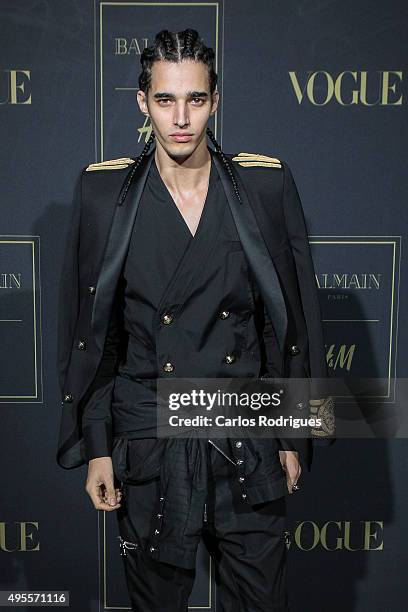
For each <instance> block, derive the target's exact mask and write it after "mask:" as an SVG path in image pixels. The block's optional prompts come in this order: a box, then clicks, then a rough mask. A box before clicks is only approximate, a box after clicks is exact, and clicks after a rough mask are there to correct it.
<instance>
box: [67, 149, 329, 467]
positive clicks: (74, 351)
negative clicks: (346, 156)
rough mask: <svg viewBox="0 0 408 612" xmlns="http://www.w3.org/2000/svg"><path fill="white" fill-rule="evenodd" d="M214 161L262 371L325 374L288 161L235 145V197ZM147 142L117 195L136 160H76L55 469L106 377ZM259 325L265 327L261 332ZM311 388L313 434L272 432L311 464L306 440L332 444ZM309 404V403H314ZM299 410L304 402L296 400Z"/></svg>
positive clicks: (318, 394) (74, 460)
mask: <svg viewBox="0 0 408 612" xmlns="http://www.w3.org/2000/svg"><path fill="white" fill-rule="evenodd" d="M208 150H209V152H210V154H211V155H212V157H213V160H214V163H215V164H216V166H217V169H218V172H219V174H220V178H221V181H222V184H223V186H224V189H225V193H226V196H227V200H228V204H229V206H230V209H231V212H232V214H233V218H234V221H235V224H236V226H237V230H238V233H239V236H240V240H241V242H242V246H243V249H244V251H245V255H246V257H247V259H248V263H249V265H250V267H251V269H252V272H253V274H254V276H255V278H256V280H257V283H258V287H259V289H260V291H261V294H262V297H263V301H264V304H265V309H266V314H267V315H268V318H269V321H270V322H273V326H272V325H268V326H267V327H266V328H265V329H266V330H267V338H266V337H265V343H266V344H267V346H268V351H267V352H268V373H269V374H270V376H282V374H284V376H286V377H299V378H303V377H313V378H321V379H324V378H325V377H327V376H328V370H327V362H326V352H325V346H324V339H323V331H322V323H321V310H320V305H319V300H318V295H317V287H316V279H315V273H314V267H313V262H312V258H311V252H310V246H309V241H308V235H307V229H306V224H305V219H304V214H303V210H302V205H301V201H300V198H299V194H298V191H297V188H296V185H295V182H294V179H293V176H292V173H291V171H290V168H289V166H288V164H287V163H286V162H284V161H280V160H277V159H276V158H272V157H269V156H264V155H260V154H247V153H240V154H238V155H232V154H226V153H224V155H225V156H226V157H227V159H228V160H229V165H230V167H231V169H232V172H233V176H234V179H235V184H236V187H237V188H238V190H239V194H240V200H239V199H238V198H237V195H236V193H235V189H234V185H233V182H232V181H231V178H230V176H229V174H228V172H227V171H226V169H225V166H224V164H223V162H222V160H221V156H220V154H219V153H217V152H215V151H214V150H213V149H211V148H210V147H208ZM154 151H155V148H152V149H151V151H150V152H149V153H148V154H147V155H146V156H145V157H144V159H143V160H142V163H141V164H140V165H139V167H137V169H136V172H135V174H134V177H133V180H132V182H131V183H130V188H129V191H128V193H127V195H126V199H125V201H124V202H123V204H121V205H118V199H119V196H120V194H121V193H123V186H124V184H125V183H126V179H128V177H129V174H130V172H131V171H132V169H133V167H134V164H135V160H134V159H131V158H120V159H119V160H110V161H109V162H102V163H101V164H91V165H90V166H88V167H87V168H84V169H83V170H82V171H81V173H80V176H79V177H78V179H77V182H76V186H75V191H74V200H73V210H72V218H71V222H70V226H69V230H68V235H67V239H66V247H65V256H64V262H63V268H62V273H61V282H60V289H59V312H58V372H59V384H60V389H61V394H62V398H61V404H62V414H61V422H60V432H59V440H58V448H57V456H56V459H57V462H58V464H59V465H60V466H61V467H63V468H67V469H69V468H74V467H78V466H80V465H82V464H84V463H85V462H86V457H85V449H84V438H83V433H82V426H81V414H82V409H83V407H84V404H85V403H86V399H87V397H89V394H90V393H91V392H92V390H93V389H95V388H97V387H98V385H101V384H103V382H105V383H106V382H107V381H109V380H111V379H112V378H113V377H114V376H115V365H116V362H117V351H115V350H114V347H115V346H116V347H117V346H118V345H119V338H118V337H112V334H114V333H115V329H117V328H116V327H115V324H114V321H113V317H114V310H115V309H114V308H113V306H114V303H115V300H114V297H115V292H116V288H117V284H118V280H119V277H120V272H121V269H122V265H123V263H124V259H125V256H126V252H127V247H128V245H129V240H130V235H131V229H132V226H133V220H134V218H135V215H136V211H137V207H138V204H139V201H140V196H141V193H142V190H143V186H144V183H145V180H146V178H147V174H148V171H149V168H150V164H151V162H152V160H153V156H154ZM265 333H266V332H265ZM312 389H313V391H312V397H313V398H315V399H316V400H320V401H319V402H316V403H318V404H319V403H320V404H322V406H321V407H320V408H319V409H318V410H319V416H321V417H323V426H322V427H321V428H320V429H319V431H317V432H316V431H314V432H313V433H314V435H315V437H314V438H313V439H312V438H293V439H279V443H280V447H281V448H286V449H295V450H298V451H299V453H300V457H301V460H302V462H303V465H304V466H305V467H306V469H308V470H310V467H311V463H312V455H313V452H312V451H313V443H323V444H324V443H326V444H328V443H331V442H332V441H333V440H334V438H333V433H334V413H333V404H332V401H331V398H327V397H325V396H324V395H323V389H322V388H321V387H319V385H317V386H315V387H313V386H312ZM314 410H315V411H316V410H317V408H315V409H314ZM299 416H302V417H305V416H309V406H307V405H305V403H304V402H299Z"/></svg>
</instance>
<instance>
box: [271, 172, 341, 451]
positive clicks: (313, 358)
mask: <svg viewBox="0 0 408 612" xmlns="http://www.w3.org/2000/svg"><path fill="white" fill-rule="evenodd" d="M282 167H283V172H284V177H283V194H282V207H283V213H284V218H285V224H286V229H287V234H288V238H289V241H290V245H291V250H292V253H293V257H294V261H295V266H296V272H297V278H298V285H299V291H300V299H301V302H302V309H303V313H304V317H305V323H306V328H307V335H308V343H309V364H310V371H309V376H310V378H311V381H310V393H311V398H312V399H311V401H310V406H309V408H310V410H311V412H312V413H313V414H314V415H316V414H317V413H319V415H320V416H323V417H324V425H323V426H322V428H316V429H312V430H311V436H312V438H313V443H314V444H316V443H317V444H324V445H326V444H331V443H332V442H334V438H333V437H332V436H333V433H334V410H333V400H332V398H331V397H325V389H324V379H327V378H328V368H327V361H326V350H325V344H324V334H323V326H322V312H321V307H320V303H319V297H318V291H317V287H316V277H315V270H314V265H313V260H312V255H311V249H310V244H309V238H308V233H307V228H306V221H305V216H304V212H303V208H302V204H301V200H300V197H299V193H298V190H297V187H296V184H295V181H294V179H293V175H292V172H291V170H290V168H289V166H288V164H287V163H286V162H282ZM315 379H317V380H315ZM312 406H313V407H312ZM317 407H320V408H319V410H317ZM281 444H282V447H283V449H284V450H296V446H297V439H296V438H294V439H292V440H285V439H282V440H281ZM292 447H293V448H292Z"/></svg>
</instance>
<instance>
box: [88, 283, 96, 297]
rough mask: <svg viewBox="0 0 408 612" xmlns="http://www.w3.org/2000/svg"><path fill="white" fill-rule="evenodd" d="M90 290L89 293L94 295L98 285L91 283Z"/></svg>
mask: <svg viewBox="0 0 408 612" xmlns="http://www.w3.org/2000/svg"><path fill="white" fill-rule="evenodd" d="M88 291H89V293H92V295H93V294H94V293H95V291H96V287H94V286H93V285H91V286H90V287H88Z"/></svg>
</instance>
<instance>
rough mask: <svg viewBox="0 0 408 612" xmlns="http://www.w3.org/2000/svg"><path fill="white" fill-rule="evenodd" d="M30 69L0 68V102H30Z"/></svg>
mask: <svg viewBox="0 0 408 612" xmlns="http://www.w3.org/2000/svg"><path fill="white" fill-rule="evenodd" d="M30 79H31V72H30V70H0V104H31V91H30V85H31V81H30Z"/></svg>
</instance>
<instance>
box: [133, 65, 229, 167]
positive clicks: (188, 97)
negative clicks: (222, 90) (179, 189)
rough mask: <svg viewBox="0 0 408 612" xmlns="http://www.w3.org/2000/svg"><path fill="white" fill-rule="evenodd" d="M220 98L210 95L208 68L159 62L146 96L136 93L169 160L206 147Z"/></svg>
mask: <svg viewBox="0 0 408 612" xmlns="http://www.w3.org/2000/svg"><path fill="white" fill-rule="evenodd" d="M218 98H219V94H218V92H217V91H215V92H214V94H213V96H212V98H211V94H210V86H209V76H208V68H207V66H206V65H205V64H203V62H196V61H192V60H183V61H181V62H178V63H174V62H167V61H158V62H154V64H153V66H152V79H151V86H150V88H149V91H148V93H147V96H146V95H145V93H144V92H143V91H141V90H139V91H138V92H137V101H138V104H139V108H140V110H141V111H142V113H144V114H145V115H147V116H150V121H151V124H152V127H153V130H154V132H155V135H156V141H157V143H156V144H157V146H158V147H159V146H160V145H161V146H162V147H163V149H165V151H166V152H167V154H168V155H169V156H170V157H172V158H185V157H188V156H190V155H191V154H192V153H193V152H194V151H195V150H196V149H197V147H198V146H199V145H200V143H203V144H202V145H201V146H206V140H205V137H206V129H207V123H208V119H209V117H210V116H211V115H213V114H214V113H215V111H216V110H217V106H218Z"/></svg>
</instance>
